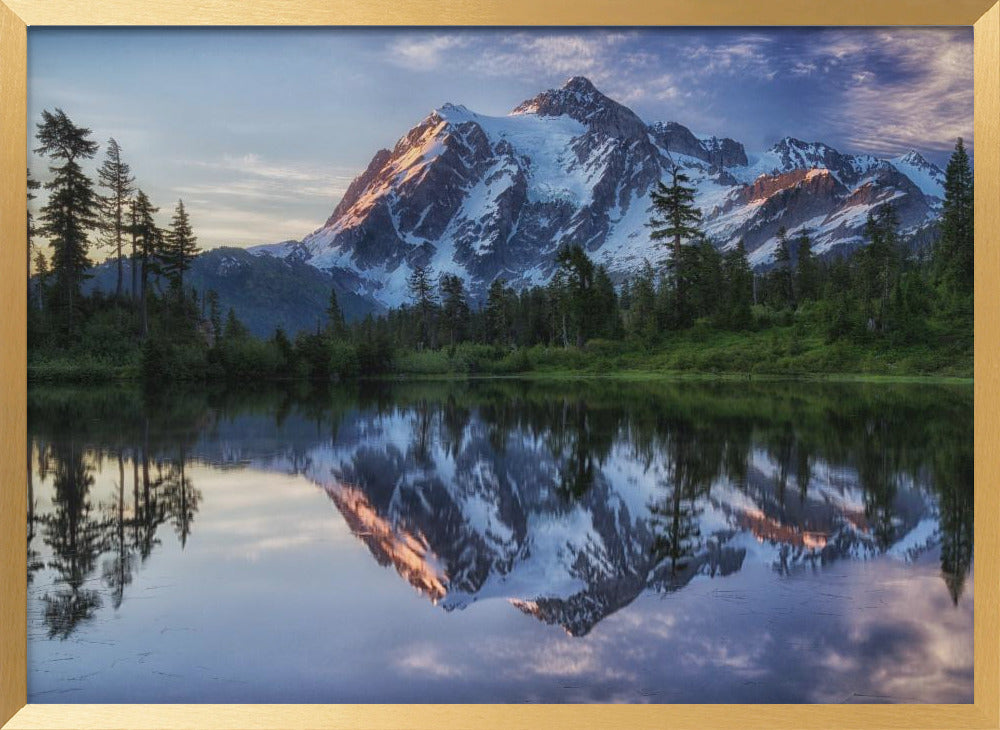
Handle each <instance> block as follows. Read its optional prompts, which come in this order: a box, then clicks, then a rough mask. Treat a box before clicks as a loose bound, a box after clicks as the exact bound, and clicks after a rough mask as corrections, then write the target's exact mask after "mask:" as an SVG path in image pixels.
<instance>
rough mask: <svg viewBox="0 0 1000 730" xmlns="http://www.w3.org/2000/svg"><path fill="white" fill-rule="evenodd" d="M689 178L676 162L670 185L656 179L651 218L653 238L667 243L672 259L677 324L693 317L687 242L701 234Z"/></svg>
mask: <svg viewBox="0 0 1000 730" xmlns="http://www.w3.org/2000/svg"><path fill="white" fill-rule="evenodd" d="M690 182H691V180H690V178H689V177H688V176H687V175H685V174H684V173H682V172H681V171H680V170H679V168H677V167H676V166H675V167H674V169H673V172H672V174H671V184H670V186H669V187H668V186H667V185H664V184H663V182H659V183H657V187H656V190H654V191H653V192H652V196H651V197H652V200H653V218H652V219H651V220H650V222H649V224H648V225H649V227H650V228H651V229H652V233H651V234H650V238H652V239H653V240H654V241H656V242H658V243H660V244H661V245H663V246H665V247H668V249H669V251H670V254H671V256H670V260H669V261H668V262H667V271H668V273H669V275H670V280H671V286H672V288H673V312H672V319H673V323H674V324H675V325H676V326H685V325H687V324H688V323H689V322H690V320H691V317H692V312H691V303H690V301H689V297H690V295H689V293H688V290H689V288H690V285H691V281H692V279H693V278H694V276H695V273H696V272H695V268H696V266H695V262H693V261H692V257H690V256H685V248H688V247H687V246H685V243H690V244H697V243H698V242H699V241H700V238H701V231H700V229H699V228H698V223H699V222H700V221H701V211H700V210H698V208H696V207H695V206H694V188H693V187H687V185H686V184H687V183H690Z"/></svg>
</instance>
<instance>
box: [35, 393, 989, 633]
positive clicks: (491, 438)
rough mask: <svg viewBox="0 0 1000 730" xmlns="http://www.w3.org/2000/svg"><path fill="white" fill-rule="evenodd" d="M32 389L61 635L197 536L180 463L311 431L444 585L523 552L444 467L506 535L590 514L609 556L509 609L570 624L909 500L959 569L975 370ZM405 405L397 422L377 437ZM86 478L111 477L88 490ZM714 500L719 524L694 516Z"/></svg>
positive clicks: (267, 449) (300, 457)
mask: <svg viewBox="0 0 1000 730" xmlns="http://www.w3.org/2000/svg"><path fill="white" fill-rule="evenodd" d="M29 395H30V397H29V418H30V424H31V427H30V435H31V439H30V446H29V457H30V460H31V463H32V469H31V473H30V474H29V482H28V490H29V500H28V536H29V538H28V577H29V581H30V580H32V575H33V574H36V573H38V572H39V571H40V570H44V569H49V570H51V571H52V572H53V575H54V578H53V579H52V581H51V587H50V588H49V589H47V590H46V592H45V593H44V595H43V596H42V600H43V602H44V607H45V609H44V622H45V626H46V628H47V631H48V633H49V636H50V637H61V638H66V637H68V636H69V635H70V634H72V632H73V631H74V630H75V629H76V628H77V627H78V626H79V625H80V624H81V623H82V622H84V621H86V620H88V619H90V618H91V617H93V616H94V615H95V613H96V612H97V611H98V610H99V609H100V608H101V606H102V605H103V602H104V601H105V600H107V601H108V602H109V603H110V605H111V607H112V608H113V609H119V608H120V607H121V606H122V605H123V603H124V602H126V600H127V593H128V587H129V585H130V584H131V583H132V580H133V576H134V574H135V572H136V571H137V570H139V569H140V568H141V566H142V565H143V564H144V563H145V561H146V560H147V559H148V558H149V557H150V555H152V554H153V552H154V551H155V550H156V549H157V546H159V545H161V544H162V541H163V539H164V531H163V530H161V529H160V528H161V527H162V526H164V525H166V526H167V530H172V531H173V533H174V539H176V540H177V542H178V543H179V545H180V546H181V547H182V548H183V547H185V546H188V543H189V540H190V538H191V536H192V535H193V534H195V532H196V522H197V515H198V512H199V508H200V507H201V504H202V500H203V496H202V494H201V492H200V490H198V489H197V488H196V487H195V485H194V484H193V483H192V480H191V476H190V469H189V466H190V464H191V463H192V462H195V461H197V462H199V463H203V464H210V465H211V464H224V463H233V462H237V463H241V464H246V463H249V464H250V465H251V466H253V467H254V468H262V469H269V468H278V467H273V466H270V464H272V463H274V464H282V465H284V466H281V467H280V468H281V469H285V470H288V469H291V470H292V471H295V472H301V473H309V468H310V464H311V463H312V461H313V460H314V458H315V457H314V455H313V454H314V451H315V450H316V449H317V448H319V447H323V448H326V449H327V450H332V451H334V452H335V453H337V454H339V456H337V459H336V460H335V462H334V464H333V472H332V473H335V474H339V475H340V479H341V481H342V482H343V483H344V484H349V485H350V488H351V489H354V490H359V494H360V495H361V496H362V497H363V498H364V499H365V500H366V504H367V506H368V507H370V508H371V510H373V513H374V514H375V515H377V516H378V518H379V519H380V520H382V521H383V522H384V524H385V525H388V526H389V527H388V528H387V529H390V531H391V530H393V529H398V530H400V531H403V532H407V534H413V535H419V536H421V537H420V539H421V540H423V541H424V542H425V543H426V545H427V546H428V548H427V549H432V550H433V552H434V553H435V554H436V555H437V556H439V557H440V558H441V559H442V560H444V561H445V563H446V564H447V566H448V571H447V574H448V576H449V579H450V584H449V585H445V586H444V587H443V588H442V589H441V591H439V597H440V595H441V594H442V592H443V593H447V591H448V589H449V587H450V588H451V589H454V590H456V591H458V590H459V589H460V590H461V591H464V592H465V593H467V594H470V595H472V594H474V593H475V592H476V591H477V590H479V587H480V586H482V585H483V582H484V581H485V580H486V577H487V576H488V575H489V572H490V571H491V570H500V571H504V570H510V569H511V566H512V565H513V563H514V562H515V561H516V560H517V559H518V557H517V555H516V554H515V553H516V550H515V548H514V547H510V546H507V547H497V545H492V544H487V543H490V541H491V540H493V541H494V542H496V541H497V540H498V539H499V538H497V535H496V534H493V535H492V536H491V534H490V533H489V531H487V532H485V533H482V534H479V533H475V532H474V531H470V529H469V528H468V525H467V523H468V522H469V521H470V520H472V519H473V516H471V515H470V514H469V513H467V512H464V511H463V508H462V506H461V505H460V504H459V503H458V502H456V501H455V496H454V494H453V492H454V491H455V490H456V489H457V487H456V485H455V484H454V483H449V480H460V479H472V477H471V476H469V475H470V474H472V472H473V471H474V472H475V475H474V479H472V481H470V482H469V483H470V484H473V482H474V484H475V488H476V489H480V490H486V492H484V493H485V494H487V496H491V499H492V502H491V503H492V504H494V508H495V510H496V514H497V515H498V517H497V519H499V520H500V521H501V522H503V525H502V526H501V527H502V528H503V529H499V532H497V529H498V528H496V527H495V526H494V528H493V529H494V532H497V534H499V533H501V532H504V531H505V530H508V531H509V533H510V538H509V540H510V541H511V545H514V546H516V545H522V546H523V545H524V544H527V543H526V541H527V540H529V539H530V534H529V533H530V530H531V525H532V524H534V522H533V521H537V519H538V518H539V516H540V515H553V516H556V517H559V516H566V515H570V514H571V513H573V511H574V510H576V509H577V508H579V509H582V510H584V511H586V512H587V514H589V515H590V516H591V517H590V518H589V519H591V520H592V522H593V524H594V525H595V527H594V529H595V530H597V531H598V533H599V535H598V536H599V537H600V538H601V540H603V544H604V550H605V552H606V553H607V554H606V555H603V557H602V560H603V561H604V566H603V567H602V568H601V569H600V570H598V569H597V568H594V567H593V566H588V565H585V564H584V563H586V561H587V560H588V559H590V557H592V556H590V557H588V556H587V555H584V554H583V553H581V554H580V555H579V556H577V558H576V559H577V563H579V564H578V565H575V567H573V570H576V571H577V572H578V573H579V575H580V576H583V577H584V578H585V579H586V580H587V581H589V583H588V585H590V588H588V589H587V590H585V591H582V592H581V593H579V594H577V595H573V596H569V597H565V598H562V599H556V598H554V597H551V596H550V597H545V596H542V597H540V598H539V600H537V601H532V602H525V601H522V602H521V603H520V604H519V605H520V606H521V607H522V608H523V609H524V610H527V611H529V612H532V613H535V614H536V615H538V616H539V617H541V618H543V619H545V620H552V621H553V622H559V623H563V624H564V626H566V628H567V630H569V631H570V632H571V633H576V634H580V633H586V632H587V631H589V629H590V628H591V626H592V625H593V622H594V621H596V620H600V618H601V617H603V616H605V615H607V613H609V612H611V611H614V610H616V609H617V608H619V607H620V606H621V605H624V604H625V603H627V602H628V601H630V600H632V598H634V597H635V595H637V594H638V593H639V592H641V591H642V590H644V589H645V588H647V587H651V588H653V589H654V590H663V591H670V590H677V589H679V588H681V587H683V586H684V585H686V583H687V582H688V581H689V580H690V579H691V578H692V577H693V576H694V575H696V574H698V573H699V572H703V573H707V574H709V575H715V574H718V573H721V574H726V573H729V572H732V571H733V570H737V569H739V567H740V565H741V563H742V560H743V554H744V552H745V551H744V550H742V549H741V548H740V547H739V545H738V544H735V543H734V544H733V545H732V546H730V545H728V544H726V540H727V539H728V538H729V537H731V536H732V534H734V533H735V532H740V531H743V532H746V533H748V534H751V535H753V536H754V537H755V538H756V539H758V540H764V541H769V542H770V543H773V544H775V545H777V546H778V547H779V548H780V549H779V559H778V560H777V562H776V565H775V567H776V569H778V570H779V571H791V570H794V569H795V566H796V565H800V564H802V563H807V564H817V563H824V562H827V561H829V560H834V559H838V558H841V557H851V556H853V555H855V554H858V551H859V550H860V551H862V552H864V551H867V552H866V553H865V554H872V555H876V554H881V553H883V552H885V551H887V550H890V549H900V550H902V549H913V548H914V547H920V546H901V544H900V541H901V540H902V538H903V537H904V536H905V532H906V530H908V529H910V528H912V527H913V526H914V525H915V524H916V523H917V522H918V521H919V520H921V519H925V517H926V511H927V504H928V502H927V500H926V499H923V498H922V497H921V498H919V499H918V497H919V495H927V498H928V499H930V500H931V503H932V504H933V509H934V510H936V520H937V524H938V531H939V542H940V560H941V572H942V576H943V578H944V580H945V583H946V584H947V588H948V591H949V593H950V595H951V597H952V600H953V601H954V602H955V603H956V604H957V602H958V599H959V597H960V595H961V593H962V590H963V586H964V582H965V580H966V577H967V575H968V574H969V571H970V568H971V565H972V559H973V490H972V484H973V479H972V453H973V451H972V449H973V446H972V392H971V388H965V387H945V386H942V387H930V386H902V385H886V384H879V385H846V384H844V385H832V384H818V383H810V384H805V385H796V384H788V383H783V384H768V383H760V384H746V383H739V384H735V383H691V382H684V383H662V382H661V383H642V384H637V385H631V384H628V383H616V382H606V381H604V382H602V381H576V382H572V383H567V382H562V383H561V382H557V381H553V382H546V383H534V384H530V383H525V382H518V381H483V382H469V383H419V384H408V385H387V384H360V385H358V384H355V385H350V386H344V387H334V388H329V389H322V390H281V389H275V390H262V391H260V392H255V393H234V392H226V391H209V390H202V391H197V392H172V393H166V394H158V395H157V394H142V393H138V392H136V393H127V394H126V396H125V397H124V398H123V396H122V393H121V392H120V391H114V392H105V391H101V390H99V389H90V390H87V391H81V390H58V389H42V388H32V390H31V392H30V394H29ZM123 404H124V405H123ZM396 417H401V418H402V423H405V424H408V425H407V426H406V427H405V428H407V429H408V436H407V437H405V438H404V437H403V435H402V434H401V433H398V432H395V431H394V432H391V433H382V432H378V428H379V424H383V425H384V424H385V423H388V422H390V421H391V420H392V419H394V418H396ZM379 434H380V435H379ZM276 455H277V456H280V458H276ZM442 460H444V461H447V462H448V464H450V466H448V468H447V469H444V468H442ZM288 465H291V466H288ZM764 466H766V467H767V468H766V469H765V468H764ZM625 472H629V473H632V474H633V476H631V477H623V476H621V474H623V473H625ZM330 473H331V472H330V470H329V469H328V470H327V472H326V474H328V475H329V474H330ZM634 474H639V475H641V476H638V477H637V476H634ZM654 474H655V478H654V477H653V476H652V475H654ZM95 475H100V476H101V477H102V478H103V479H104V480H105V481H107V482H109V483H111V484H112V488H111V489H110V490H109V491H108V492H107V495H108V496H105V497H103V498H102V499H103V501H97V502H95V499H94V497H93V494H92V493H93V490H94V485H95ZM629 479H633V480H635V479H638V480H640V481H641V480H647V481H650V484H649V485H648V486H649V490H648V493H649V494H650V495H651V497H650V498H649V500H648V503H646V504H645V505H644V508H645V510H646V512H647V515H648V516H647V517H646V518H643V519H642V520H639V521H638V522H635V523H634V524H633V523H630V522H629V520H630V519H633V518H636V515H634V514H629V512H628V510H627V509H625V508H623V507H622V505H623V504H624V501H623V499H624V497H625V496H627V494H625V492H626V491H627V490H629V489H632V488H633V486H632V482H629V481H628V480H629ZM550 483H551V487H552V489H551V490H549V489H548V487H547V486H546V485H548V484H550ZM39 484H45V485H47V487H48V492H47V493H48V494H50V495H51V506H50V508H48V509H43V507H44V500H40V499H39V496H38V494H37V493H36V492H37V491H38V489H39ZM831 485H832V488H843V489H848V490H850V489H853V490H858V491H859V492H860V494H861V496H862V499H861V501H860V503H859V504H858V505H857V506H854V505H853V504H846V503H844V504H840V503H836V502H835V501H831V499H833V498H832V497H830V495H829V494H827V493H826V492H823V491H822V490H824V489H827V490H829V489H830V488H831ZM838 485H839V486H838ZM323 486H324V487H328V486H330V485H327V484H325V483H324V484H323ZM333 487H336V485H333V486H332V487H330V488H333ZM337 488H339V487H337ZM463 488H465V487H463ZM623 490H624V491H623ZM817 490H818V491H817ZM102 494H104V493H103V492H102ZM914 495H917V496H914ZM626 501H627V500H626ZM739 504H743V505H744V506H743V507H737V506H734V505H739ZM746 505H751V506H746ZM338 506H339V505H338ZM632 509H633V511H635V509H636V508H635V507H633V508H632ZM712 515H714V517H712ZM720 515H721V516H722V517H724V518H725V519H727V520H728V523H727V526H726V527H725V529H720V528H719V526H718V525H717V524H715V525H714V527H713V528H712V530H711V531H709V530H707V529H706V527H705V525H706V524H707V523H706V520H707V519H709V517H712V519H715V520H718V519H719V516H720ZM345 516H346V515H345ZM598 523H599V524H598ZM845 524H846V525H848V526H849V527H850V528H851V529H850V530H843V529H840V526H842V525H845ZM611 533H621V534H626V533H627V536H628V539H627V540H624V539H623V540H620V541H618V542H615V541H613V540H611V539H610V538H609V534H611ZM167 534H169V533H167ZM859 534H860V535H862V536H865V540H866V541H863V542H862V543H860V544H859V543H857V541H856V536H857V535H859ZM852 535H853V537H852ZM358 537H359V539H363V540H368V539H369V538H368V537H366V536H365V535H363V534H361V533H360V532H359V533H358ZM383 537H384V536H383ZM390 537H391V535H390ZM869 538H870V539H869ZM851 540H855V542H850V541H851ZM484 541H485V542H484ZM39 543H40V544H39ZM636 545H638V546H641V547H642V551H641V554H640V553H634V550H635V546H636ZM894 546H895V547H894ZM369 547H370V549H371V550H372V552H373V553H376V557H378V558H379V560H380V562H381V561H383V560H386V561H388V562H392V559H391V557H386V556H385V555H383V554H381V553H380V552H379V551H384V550H385V549H386V547H385V545H384V541H383V543H380V544H379V545H378V546H376V545H375V544H374V543H370V544H369ZM504 550H506V552H504ZM490 551H493V552H492V553H491V552H490ZM630 551H632V552H630ZM522 552H523V550H522ZM411 557H412V556H411ZM521 557H523V555H522V556H521ZM449 561H450V562H449ZM463 561H464V562H463ZM609 566H610V567H609ZM408 570H409V568H408ZM609 571H610V574H609ZM401 575H402V572H401ZM407 575H415V574H414V573H413V572H412V570H411V571H410V572H409V573H407ZM647 576H649V577H648V578H647ZM95 578H97V580H96V581H95ZM424 579H425V577H422V578H420V580H424ZM414 580H416V578H414ZM647 580H648V583H647ZM445 607H448V606H447V602H446V606H445Z"/></svg>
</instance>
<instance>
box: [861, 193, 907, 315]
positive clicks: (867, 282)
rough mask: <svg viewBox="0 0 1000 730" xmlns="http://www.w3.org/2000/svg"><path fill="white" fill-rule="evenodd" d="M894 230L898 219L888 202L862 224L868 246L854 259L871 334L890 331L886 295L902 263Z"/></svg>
mask: <svg viewBox="0 0 1000 730" xmlns="http://www.w3.org/2000/svg"><path fill="white" fill-rule="evenodd" d="M898 227H899V217H898V216H897V215H896V211H895V209H894V208H893V206H892V204H891V203H886V204H885V205H883V206H882V207H880V208H878V209H877V210H875V211H872V212H870V213H869V214H868V220H867V222H866V223H865V237H866V238H867V239H868V245H867V246H866V247H865V249H864V250H863V251H861V252H860V254H859V256H858V259H859V262H858V268H859V284H860V286H861V295H862V298H863V300H864V304H865V307H866V315H867V317H866V324H867V327H868V329H869V330H871V331H877V332H882V333H884V332H886V331H887V330H888V329H889V328H890V322H889V313H890V306H889V304H890V296H891V295H892V293H893V290H894V289H895V287H896V284H897V282H898V280H899V273H900V265H901V263H902V253H901V251H900V247H899V236H898V233H897V228H898Z"/></svg>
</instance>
